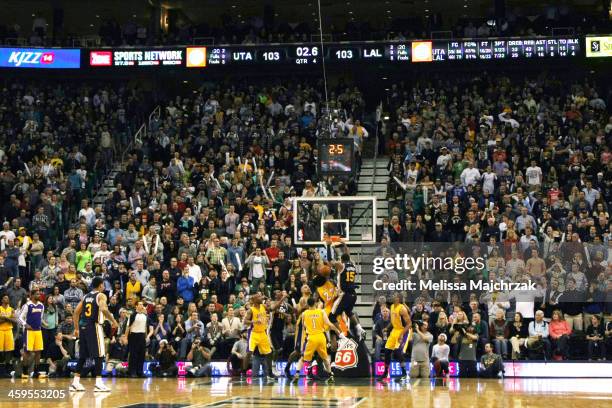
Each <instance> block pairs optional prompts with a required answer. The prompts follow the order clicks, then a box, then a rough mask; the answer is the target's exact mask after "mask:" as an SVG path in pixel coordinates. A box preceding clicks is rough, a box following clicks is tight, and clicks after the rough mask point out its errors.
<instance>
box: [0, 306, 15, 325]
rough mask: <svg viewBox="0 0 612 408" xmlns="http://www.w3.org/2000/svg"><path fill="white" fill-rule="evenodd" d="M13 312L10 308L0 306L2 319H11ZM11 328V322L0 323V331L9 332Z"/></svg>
mask: <svg viewBox="0 0 612 408" xmlns="http://www.w3.org/2000/svg"><path fill="white" fill-rule="evenodd" d="M13 314H14V310H13V308H12V307H11V306H7V307H3V306H0V316H2V317H13ZM12 328H13V323H11V322H2V323H0V330H11V329H12Z"/></svg>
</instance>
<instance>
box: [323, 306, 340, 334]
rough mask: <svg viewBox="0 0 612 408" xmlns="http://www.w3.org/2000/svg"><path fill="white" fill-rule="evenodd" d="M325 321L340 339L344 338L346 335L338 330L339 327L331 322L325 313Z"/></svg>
mask: <svg viewBox="0 0 612 408" xmlns="http://www.w3.org/2000/svg"><path fill="white" fill-rule="evenodd" d="M323 321H324V322H325V324H326V325H328V326H329V328H330V329H332V330H333V331H335V332H336V334H337V335H338V337H340V338H342V337H344V333H342V331H341V330H340V329H338V327H337V326H336V325H335V324H333V323H332V322H331V321H330V320H329V317H327V314H326V313H325V312H323Z"/></svg>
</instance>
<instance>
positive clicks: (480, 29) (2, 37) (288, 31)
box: [0, 5, 610, 47]
mask: <svg viewBox="0 0 612 408" xmlns="http://www.w3.org/2000/svg"><path fill="white" fill-rule="evenodd" d="M237 14H238V15H240V13H239V12H237ZM323 15H324V16H325V10H323ZM349 16H350V18H349ZM600 16H601V18H600ZM97 17H99V16H97ZM174 20H176V23H174V24H172V25H171V26H170V27H169V30H167V31H164V30H151V26H150V24H149V23H148V22H147V21H143V20H142V19H140V20H138V19H136V18H130V16H126V19H125V20H117V19H116V18H96V20H95V21H96V25H95V26H94V25H92V28H91V30H92V32H90V33H73V32H71V33H64V34H60V32H59V30H55V31H54V30H53V29H52V27H51V26H50V24H49V23H50V22H49V21H47V19H45V18H44V17H43V15H42V14H40V13H35V14H33V20H32V27H31V29H30V27H29V26H27V27H26V26H23V27H22V26H20V25H19V24H12V25H6V26H5V25H0V44H2V43H6V44H7V45H15V44H16V43H25V44H28V45H33V46H73V45H74V44H73V41H74V40H79V39H81V38H85V37H87V38H91V37H92V33H94V32H95V34H96V35H97V37H98V40H99V44H98V45H103V46H114V47H118V46H143V45H148V46H155V45H177V44H179V45H181V44H192V43H194V41H195V42H206V43H210V42H211V40H213V41H214V43H215V44H259V43H292V42H309V41H313V38H314V39H318V38H319V37H318V36H319V25H318V23H317V21H316V20H315V19H313V21H295V22H293V21H284V20H280V19H279V18H274V19H273V18H265V19H264V18H262V17H261V16H255V17H250V18H246V16H245V17H237V16H236V15H230V14H226V15H223V16H221V18H220V23H219V24H216V25H215V24H210V23H208V22H197V21H191V19H190V17H188V16H187V15H186V14H183V15H182V16H181V17H180V18H177V19H173V21H174ZM608 20H609V19H608V17H607V15H606V16H604V13H597V14H594V15H589V16H586V15H584V14H582V13H581V12H577V11H575V10H572V9H571V8H569V7H566V6H551V7H546V6H544V5H543V6H542V9H541V10H532V11H525V10H520V9H517V10H507V11H506V13H505V15H504V16H503V17H499V16H498V17H495V16H494V15H493V14H491V15H489V16H487V15H486V13H485V14H481V15H477V16H474V15H470V14H467V15H464V16H463V17H461V18H459V19H457V20H456V21H455V20H453V23H452V24H450V23H449V21H450V18H449V16H447V15H445V13H443V12H442V13H440V12H437V13H436V12H433V13H431V14H424V15H399V14H397V13H391V15H388V16H387V19H385V20H383V21H384V23H382V24H373V23H370V22H369V21H367V20H365V21H364V20H362V19H360V18H358V17H356V16H355V15H347V19H346V21H345V22H344V23H336V24H335V25H334V24H326V25H324V27H323V30H324V34H325V39H326V41H328V40H333V41H374V40H405V39H424V38H437V37H439V36H443V37H444V38H448V35H449V33H450V34H451V36H452V37H453V38H479V37H496V36H497V37H509V36H550V35H553V34H556V35H566V34H575V35H579V34H585V33H591V34H595V33H608V32H609V30H610V23H609V21H608ZM553 29H555V30H556V32H553ZM21 45H24V44H21Z"/></svg>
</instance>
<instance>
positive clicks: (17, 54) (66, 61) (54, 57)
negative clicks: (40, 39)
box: [0, 48, 81, 69]
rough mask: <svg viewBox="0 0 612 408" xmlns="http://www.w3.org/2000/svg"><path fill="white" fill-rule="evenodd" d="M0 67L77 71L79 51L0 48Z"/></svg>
mask: <svg viewBox="0 0 612 408" xmlns="http://www.w3.org/2000/svg"><path fill="white" fill-rule="evenodd" d="M0 67H3V68H46V69H67V68H68V69H77V68H80V67H81V50H78V49H57V48H0Z"/></svg>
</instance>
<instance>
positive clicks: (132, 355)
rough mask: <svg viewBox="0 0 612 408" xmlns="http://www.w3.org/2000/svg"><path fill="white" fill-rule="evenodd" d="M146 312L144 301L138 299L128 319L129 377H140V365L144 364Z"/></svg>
mask: <svg viewBox="0 0 612 408" xmlns="http://www.w3.org/2000/svg"><path fill="white" fill-rule="evenodd" d="M147 320H148V319H147V312H146V309H145V307H144V303H143V302H142V301H139V302H138V304H137V305H136V311H135V312H134V313H132V314H131V315H130V317H129V319H128V324H127V326H128V328H127V335H128V353H129V357H128V370H129V374H130V377H142V376H143V373H142V366H143V364H144V359H145V352H146V348H147V341H146V335H147V326H148V324H147Z"/></svg>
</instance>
